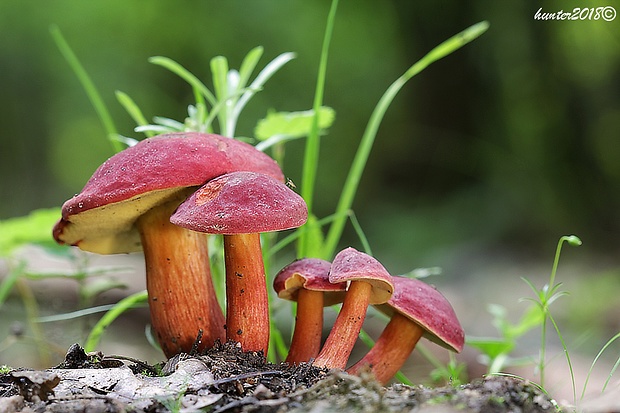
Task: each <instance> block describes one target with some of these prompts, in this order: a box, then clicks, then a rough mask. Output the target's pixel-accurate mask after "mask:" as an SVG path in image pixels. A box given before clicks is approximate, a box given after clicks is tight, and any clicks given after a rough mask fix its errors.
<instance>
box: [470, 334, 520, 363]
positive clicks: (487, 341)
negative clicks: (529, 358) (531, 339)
mask: <svg viewBox="0 0 620 413" xmlns="http://www.w3.org/2000/svg"><path fill="white" fill-rule="evenodd" d="M467 345H468V346H471V347H474V348H476V349H478V350H479V351H480V352H482V353H483V354H485V355H487V356H489V358H492V359H494V358H496V357H497V356H499V355H500V354H508V353H510V352H511V351H512V349H513V348H514V342H511V341H508V340H504V339H501V338H491V337H468V338H467Z"/></svg>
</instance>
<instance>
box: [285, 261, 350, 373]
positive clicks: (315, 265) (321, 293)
mask: <svg viewBox="0 0 620 413" xmlns="http://www.w3.org/2000/svg"><path fill="white" fill-rule="evenodd" d="M330 267H331V263H330V262H329V261H325V260H322V259H319V258H302V259H299V260H296V261H293V262H292V263H290V264H289V265H287V266H286V267H284V268H282V269H281V270H280V272H278V274H277V275H276V277H275V279H274V280H273V288H274V290H275V291H276V293H277V294H278V297H280V298H283V299H285V300H290V301H296V302H297V314H296V316H295V330H294V331H293V338H292V339H291V346H290V349H289V352H288V355H287V356H286V360H285V361H286V362H287V363H301V362H304V361H310V360H311V359H313V358H315V357H316V356H317V355H318V354H319V350H320V349H321V335H322V333H323V307H324V306H329V305H334V304H337V303H341V302H342V300H343V299H344V295H345V291H346V286H347V285H346V283H338V284H332V283H330V282H329V269H330Z"/></svg>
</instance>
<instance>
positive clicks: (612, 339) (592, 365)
mask: <svg viewBox="0 0 620 413" xmlns="http://www.w3.org/2000/svg"><path fill="white" fill-rule="evenodd" d="M618 338H620V333H618V334H616V335H615V336H613V337H612V338H610V339H609V340H608V341H607V343H605V345H604V346H603V347H602V348H601V349H600V351H599V352H598V354H597V355H596V357H594V360H593V361H592V364H590V369H589V370H588V374H587V375H586V379H585V381H584V383H583V389H582V391H581V399H583V398H584V396H585V394H586V389H587V387H588V382H589V381H590V376H591V375H592V370H593V369H594V365H595V364H596V362H597V361H598V359H599V358H600V357H601V356H602V355H603V353H604V352H605V350H607V348H608V347H609V346H610V345H611V344H612V343H613V342H614V341H616V340H617V339H618Z"/></svg>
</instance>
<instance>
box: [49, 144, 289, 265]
mask: <svg viewBox="0 0 620 413" xmlns="http://www.w3.org/2000/svg"><path fill="white" fill-rule="evenodd" d="M240 170H247V171H255V172H261V173H264V174H267V175H270V176H272V177H273V178H274V179H277V180H279V181H282V182H284V176H283V174H282V171H281V170H280V168H279V166H278V165H277V163H276V162H275V161H274V160H273V159H271V158H270V157H269V156H267V155H265V154H264V153H262V152H260V151H258V150H256V149H255V148H254V147H253V146H252V145H249V144H247V143H244V142H241V141H238V140H234V139H230V138H225V137H222V136H218V135H212V134H205V133H198V132H187V133H171V134H166V135H159V136H156V137H152V138H149V139H145V140H143V141H140V142H139V143H137V144H136V145H134V146H132V147H130V148H127V149H125V150H124V151H122V152H119V153H117V154H116V155H114V156H112V157H111V158H109V159H108V160H107V161H105V162H104V163H103V164H102V165H101V166H100V167H99V168H98V169H97V170H96V171H95V172H94V174H93V176H92V177H91V178H90V180H89V181H88V182H87V183H86V185H85V186H84V188H83V189H82V192H80V193H79V194H78V195H76V196H74V197H73V198H71V199H69V200H68V201H67V202H65V204H64V205H63V207H62V218H61V219H60V221H59V222H58V223H57V224H56V226H55V227H54V230H53V235H54V238H55V239H56V241H58V242H59V243H64V244H69V245H77V246H78V247H80V248H81V249H83V250H86V251H91V252H98V253H102V254H114V253H125V252H134V251H140V250H141V249H142V247H141V243H140V236H139V233H138V231H137V229H136V227H135V225H134V224H135V222H136V220H137V219H138V218H139V217H140V216H141V215H142V214H143V213H144V212H146V211H147V210H149V209H151V208H153V207H155V206H157V205H160V204H163V203H165V202H168V201H171V200H175V199H177V200H178V202H179V203H180V202H181V201H183V200H184V199H185V198H186V197H187V196H188V195H189V193H191V192H193V190H194V188H195V187H198V186H200V185H203V184H204V183H205V182H207V181H209V180H210V179H213V178H215V177H217V176H220V175H222V174H225V173H228V172H232V171H240Z"/></svg>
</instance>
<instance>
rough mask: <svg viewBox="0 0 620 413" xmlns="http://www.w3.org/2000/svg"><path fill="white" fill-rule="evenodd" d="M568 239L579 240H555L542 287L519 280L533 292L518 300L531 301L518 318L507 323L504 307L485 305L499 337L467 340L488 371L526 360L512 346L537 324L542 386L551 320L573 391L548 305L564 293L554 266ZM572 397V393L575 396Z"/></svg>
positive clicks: (574, 243) (573, 242) (575, 243)
mask: <svg viewBox="0 0 620 413" xmlns="http://www.w3.org/2000/svg"><path fill="white" fill-rule="evenodd" d="M565 242H566V243H568V244H569V245H571V246H579V245H581V240H580V239H579V238H578V237H577V236H575V235H568V236H563V237H561V238H560V240H559V241H558V245H557V248H556V252H555V258H554V260H553V267H552V269H551V275H550V277H549V282H548V283H547V284H545V285H544V286H543V287H542V288H537V287H536V286H535V285H534V283H532V282H531V281H530V280H528V279H526V278H523V277H522V279H523V281H524V282H525V283H526V284H527V285H528V286H529V287H530V288H531V289H532V291H533V292H534V296H535V297H534V298H530V297H528V298H523V299H522V301H528V302H530V303H531V305H530V306H529V307H528V308H527V309H526V310H525V311H524V313H523V315H522V316H521V318H520V320H519V321H518V322H517V323H516V324H511V323H510V322H509V321H508V320H507V310H506V309H505V308H504V307H502V306H499V305H491V306H489V311H490V313H491V314H492V315H493V325H494V326H495V328H497V330H498V331H499V332H500V337H499V338H481V337H468V339H467V344H469V345H470V346H472V347H475V348H476V349H478V350H479V351H480V352H481V353H482V356H483V360H484V361H485V362H486V363H487V364H488V366H489V367H488V373H489V374H498V373H499V372H500V371H502V370H503V369H504V368H505V367H507V366H515V365H523V364H529V362H530V361H531V359H530V358H529V357H526V358H514V357H512V356H511V354H512V352H513V350H514V349H515V347H516V345H517V344H518V340H519V338H521V337H522V336H523V335H524V334H525V333H527V332H528V331H530V330H532V329H534V328H538V327H540V329H541V342H540V350H539V356H538V360H537V362H536V370H537V372H538V374H539V376H540V386H541V387H544V382H545V360H546V346H547V323H548V322H551V324H552V325H553V328H554V330H555V332H556V334H557V336H558V338H559V339H560V342H561V344H562V347H563V349H564V354H565V357H566V361H567V363H568V367H569V370H570V375H571V380H572V383H573V393H574V395H575V396H576V394H575V378H574V373H573V367H572V363H571V359H570V355H569V352H568V348H567V346H566V343H565V342H564V338H563V336H562V334H561V332H560V328H559V326H558V325H557V323H556V321H555V319H554V317H553V315H552V314H551V311H550V306H551V304H552V303H553V302H555V301H556V300H557V299H558V298H560V297H562V296H565V295H567V294H568V293H567V292H566V291H562V290H560V287H561V285H562V284H561V283H557V284H556V282H555V276H556V273H557V269H558V263H559V260H560V253H561V251H562V245H563V244H564V243H565ZM575 399H576V397H575Z"/></svg>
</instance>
